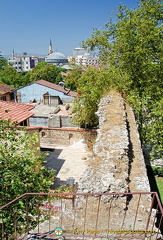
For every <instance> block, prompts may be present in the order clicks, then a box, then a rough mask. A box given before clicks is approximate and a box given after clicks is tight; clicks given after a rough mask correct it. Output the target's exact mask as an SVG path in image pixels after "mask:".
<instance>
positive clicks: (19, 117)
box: [0, 100, 34, 123]
mask: <svg viewBox="0 0 163 240" xmlns="http://www.w3.org/2000/svg"><path fill="white" fill-rule="evenodd" d="M33 108H34V106H31V105H28V104H22V103H15V102H9V101H2V100H0V119H3V120H7V119H11V122H18V123H20V122H22V121H24V120H26V119H28V118H29V117H31V116H33V115H34V113H32V112H30V110H32V109H33Z"/></svg>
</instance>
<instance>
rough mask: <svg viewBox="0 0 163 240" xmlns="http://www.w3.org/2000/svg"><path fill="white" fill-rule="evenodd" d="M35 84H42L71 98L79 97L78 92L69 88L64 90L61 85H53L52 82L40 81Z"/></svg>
mask: <svg viewBox="0 0 163 240" xmlns="http://www.w3.org/2000/svg"><path fill="white" fill-rule="evenodd" d="M35 83H37V84H41V85H43V86H45V87H49V88H52V89H54V90H57V91H59V92H63V93H64V94H65V95H68V96H70V97H76V96H77V92H74V91H71V90H70V89H68V88H64V87H62V86H60V85H57V84H54V83H51V82H48V81H45V80H38V81H36V82H35Z"/></svg>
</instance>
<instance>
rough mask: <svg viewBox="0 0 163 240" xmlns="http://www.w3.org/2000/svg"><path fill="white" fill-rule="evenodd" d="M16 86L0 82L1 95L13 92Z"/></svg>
mask: <svg viewBox="0 0 163 240" xmlns="http://www.w3.org/2000/svg"><path fill="white" fill-rule="evenodd" d="M12 90H14V88H12V87H10V86H8V85H7V84H4V83H0V95H3V94H5V93H8V92H11V91H12Z"/></svg>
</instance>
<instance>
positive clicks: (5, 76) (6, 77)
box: [0, 65, 22, 87]
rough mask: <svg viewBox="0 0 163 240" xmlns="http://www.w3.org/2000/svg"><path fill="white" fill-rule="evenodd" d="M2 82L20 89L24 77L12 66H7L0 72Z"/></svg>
mask: <svg viewBox="0 0 163 240" xmlns="http://www.w3.org/2000/svg"><path fill="white" fill-rule="evenodd" d="M0 80H1V81H2V82H3V83H5V84H7V85H12V86H14V87H19V86H20V84H21V82H22V76H21V75H20V74H19V73H18V72H17V71H16V70H15V69H14V68H13V67H12V66H10V65H6V66H4V68H3V70H2V71H0Z"/></svg>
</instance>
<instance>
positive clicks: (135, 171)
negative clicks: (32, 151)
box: [79, 92, 151, 228]
mask: <svg viewBox="0 0 163 240" xmlns="http://www.w3.org/2000/svg"><path fill="white" fill-rule="evenodd" d="M97 115H98V117H99V130H98V134H97V138H96V142H95V144H94V147H93V153H92V155H91V156H89V158H88V159H87V161H88V168H87V169H86V171H85V173H84V175H83V176H82V178H81V179H80V182H79V192H84V193H87V192H90V193H95V192H96V193H97V192H102V193H106V192H110V193H112V192H122V193H125V192H149V191H150V187H149V181H148V177H147V173H146V167H145V163H144V158H143V154H142V150H141V144H140V140H139V134H138V131H137V126H136V122H135V118H134V114H133V112H132V109H131V107H130V106H129V104H128V103H126V102H125V100H124V99H123V98H122V97H121V95H120V94H119V93H115V92H111V93H110V94H109V95H107V96H106V97H104V98H102V99H101V101H100V104H99V109H98V112H97ZM110 201H113V202H112V210H111V211H112V218H113V219H116V221H119V224H120V226H122V225H123V224H124V227H128V226H129V225H130V224H131V222H134V216H135V213H136V206H137V205H138V202H139V199H138V198H137V197H136V196H132V198H131V199H127V200H126V198H124V197H123V194H122V197H118V198H117V197H116V198H114V199H113V197H108V196H107V197H103V202H104V203H108V202H110ZM150 201H151V199H150V197H149V196H148V197H147V196H142V197H141V201H140V202H139V205H140V208H139V212H138V213H137V215H138V218H139V222H138V223H139V224H140V226H141V227H142V224H144V228H145V223H146V221H147V217H148V211H149V208H150V204H151V202H150ZM122 209H123V210H122ZM123 211H126V213H125V214H126V220H125V223H123V222H122V216H121V214H122V212H123ZM122 215H123V214H122ZM127 215H128V216H130V217H129V218H127ZM117 216H119V217H118V219H119V220H117ZM132 216H133V219H132ZM113 225H114V220H113ZM116 225H117V224H116ZM137 227H139V226H137Z"/></svg>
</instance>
